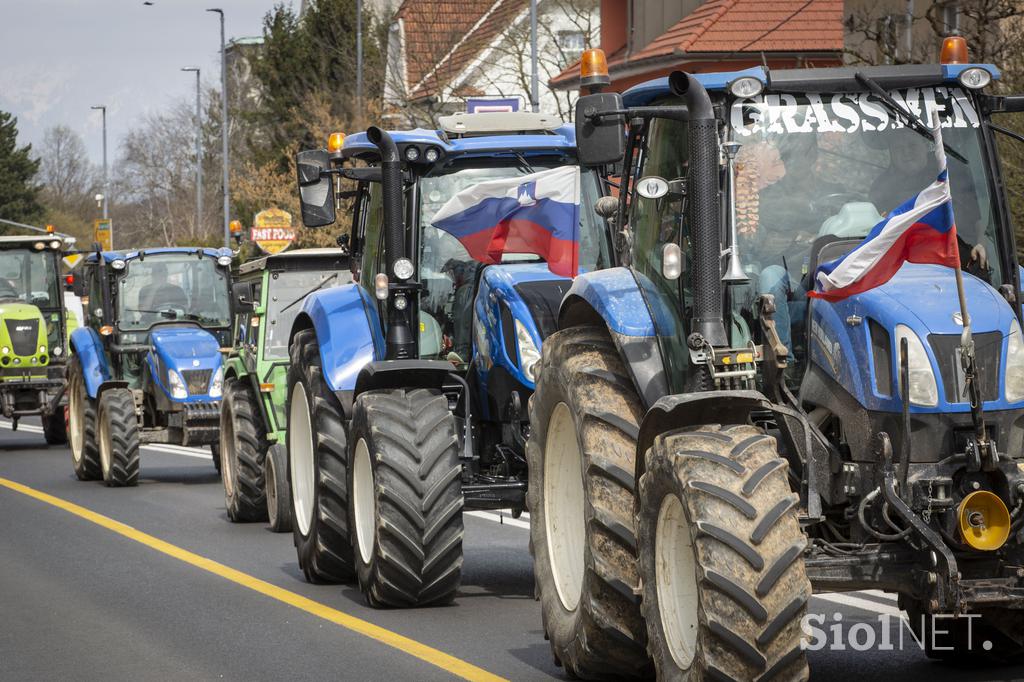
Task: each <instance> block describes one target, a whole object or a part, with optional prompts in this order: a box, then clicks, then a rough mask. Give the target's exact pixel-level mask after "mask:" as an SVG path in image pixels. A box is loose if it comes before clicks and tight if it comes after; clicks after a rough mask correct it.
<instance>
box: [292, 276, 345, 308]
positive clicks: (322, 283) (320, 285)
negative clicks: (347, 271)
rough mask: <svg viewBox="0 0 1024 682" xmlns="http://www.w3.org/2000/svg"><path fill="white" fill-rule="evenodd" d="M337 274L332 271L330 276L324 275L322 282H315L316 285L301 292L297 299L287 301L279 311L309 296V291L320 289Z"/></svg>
mask: <svg viewBox="0 0 1024 682" xmlns="http://www.w3.org/2000/svg"><path fill="white" fill-rule="evenodd" d="M337 276H338V273H334V274H333V275H331V276H330V277H325V278H324V280H323V281H322V282H320V284H317V285H316V286H315V287H313V288H312V289H310V290H309V291H307V292H306V293H304V294H303V295H302V296H299V297H298V298H297V299H295V300H294V301H292V302H291V303H289V304H288V305H286V306H285V307H283V308H281V312H282V313H283V312H284V311H286V310H288V309H289V308H291V307H292V306H293V305H295V304H296V303H298V302H299V301H301V300H302V299H304V298H306V297H307V296H309V295H310V294H311V293H313V292H314V291H320V290H321V289H323V288H324V285H325V284H327V283H328V282H330V281H331V280H332V279H335V278H336V277H337Z"/></svg>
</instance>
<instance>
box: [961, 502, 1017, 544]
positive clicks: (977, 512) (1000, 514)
mask: <svg viewBox="0 0 1024 682" xmlns="http://www.w3.org/2000/svg"><path fill="white" fill-rule="evenodd" d="M958 516H959V518H960V535H961V536H962V537H963V540H964V542H965V543H967V544H968V545H970V546H971V547H973V548H974V549H977V550H981V551H983V552H992V551H995V550H997V549H999V548H1000V547H1002V546H1003V544H1004V543H1005V542H1006V540H1007V538H1009V537H1010V512H1009V510H1007V508H1006V505H1005V504H1003V501H1002V500H1001V499H999V496H998V495H996V494H995V493H991V492H989V491H987V490H977V491H975V492H973V493H971V494H970V495H968V496H967V497H965V498H964V499H963V501H962V502H961V503H960V510H959V513H958Z"/></svg>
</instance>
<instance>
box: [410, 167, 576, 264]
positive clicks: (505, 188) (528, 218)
mask: <svg viewBox="0 0 1024 682" xmlns="http://www.w3.org/2000/svg"><path fill="white" fill-rule="evenodd" d="M430 222H431V223H432V224H433V225H434V227H436V228H438V229H441V230H444V231H445V232H447V233H448V234H450V235H452V236H453V237H455V238H456V239H458V240H459V242H461V243H462V245H463V246H464V247H466V251H468V252H469V255H470V257H471V258H473V260H476V261H479V262H481V263H500V262H501V258H502V255H504V254H506V253H530V254H535V255H537V256H540V257H541V258H543V259H544V260H545V261H547V264H548V269H549V270H551V272H553V273H555V274H556V275H562V276H563V277H575V276H576V273H577V270H578V267H579V225H580V169H579V167H578V166H562V167H560V168H552V169H551V170H544V171H540V172H538V173H531V174H529V175H520V176H517V177H514V178H503V179H501V180H486V181H484V182H480V183H477V184H476V185H473V186H472V187H467V188H466V189H464V190H462V191H461V192H459V193H458V194H456V195H455V196H453V197H452V198H451V199H449V200H448V201H447V202H445V204H444V206H442V207H441V208H440V209H439V210H438V211H437V213H435V214H434V217H433V218H432V219H431V221H430Z"/></svg>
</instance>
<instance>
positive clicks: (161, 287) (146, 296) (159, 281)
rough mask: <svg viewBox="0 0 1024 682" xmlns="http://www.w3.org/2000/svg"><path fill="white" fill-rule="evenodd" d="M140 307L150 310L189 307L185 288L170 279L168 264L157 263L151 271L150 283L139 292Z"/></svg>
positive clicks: (161, 310) (157, 310)
mask: <svg viewBox="0 0 1024 682" xmlns="http://www.w3.org/2000/svg"><path fill="white" fill-rule="evenodd" d="M139 308H141V309H143V310H145V311H149V312H155V313H159V312H163V311H164V310H169V309H174V308H180V309H185V308H188V296H187V295H186V294H185V290H184V289H182V288H181V287H180V286H178V285H177V284H174V283H173V282H171V281H170V279H169V277H168V274H167V266H166V265H163V264H159V263H157V264H155V265H153V266H152V267H151V268H150V271H149V284H147V285H146V286H145V287H143V289H142V290H141V291H140V292H139Z"/></svg>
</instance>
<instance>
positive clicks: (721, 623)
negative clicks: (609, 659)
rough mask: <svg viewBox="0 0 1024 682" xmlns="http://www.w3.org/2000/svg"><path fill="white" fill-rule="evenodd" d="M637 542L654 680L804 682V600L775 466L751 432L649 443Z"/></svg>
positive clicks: (781, 466) (791, 499) (798, 547)
mask: <svg viewBox="0 0 1024 682" xmlns="http://www.w3.org/2000/svg"><path fill="white" fill-rule="evenodd" d="M639 499H640V505H639V511H638V514H637V540H638V544H639V547H640V573H641V578H642V580H641V584H642V585H643V602H642V605H643V612H644V618H645V620H646V622H647V637H648V640H647V641H648V644H647V649H648V651H649V652H650V654H651V657H652V658H653V659H654V664H655V667H656V668H657V671H658V679H659V680H663V681H665V682H675V681H682V680H706V679H713V680H717V679H723V680H726V679H728V680H785V681H787V682H788V681H789V680H806V679H807V678H808V669H807V659H806V656H805V652H804V650H803V648H802V647H801V638H802V632H801V629H800V620H801V618H802V617H803V614H804V612H805V610H806V607H807V600H808V599H809V598H810V596H811V585H810V582H809V581H808V579H807V574H806V572H805V570H804V565H803V559H802V554H803V550H804V547H805V546H806V539H805V537H804V535H803V533H802V532H801V530H800V525H799V523H798V521H797V517H796V511H795V509H796V506H797V504H798V498H797V496H796V495H794V494H793V493H791V492H790V489H789V484H788V482H787V479H786V462H785V460H783V459H782V458H780V457H779V455H778V451H777V449H776V444H775V440H774V439H773V438H771V437H769V436H767V435H765V434H764V432H763V431H761V430H760V429H757V428H755V427H753V426H747V425H740V426H723V427H719V426H717V425H711V426H700V427H694V428H692V429H683V430H680V431H674V432H671V433H668V434H664V435H661V436H659V437H658V438H657V439H655V441H654V445H652V446H651V448H650V449H649V450H648V451H647V455H646V469H645V472H644V474H643V476H642V477H641V479H640V495H639Z"/></svg>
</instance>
